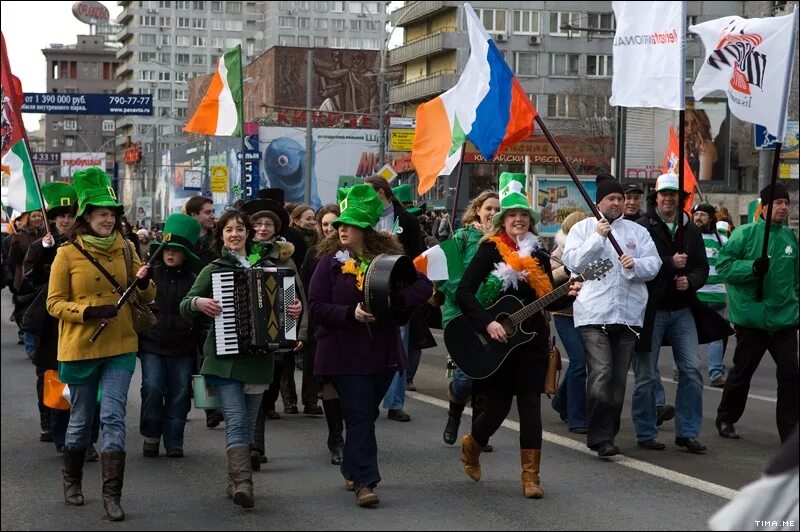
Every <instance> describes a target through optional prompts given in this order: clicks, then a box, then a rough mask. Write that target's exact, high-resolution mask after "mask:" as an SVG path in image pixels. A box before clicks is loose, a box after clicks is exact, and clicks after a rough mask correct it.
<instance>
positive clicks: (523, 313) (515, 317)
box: [509, 282, 571, 325]
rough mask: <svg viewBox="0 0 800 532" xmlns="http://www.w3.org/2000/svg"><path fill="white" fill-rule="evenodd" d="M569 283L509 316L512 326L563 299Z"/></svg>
mask: <svg viewBox="0 0 800 532" xmlns="http://www.w3.org/2000/svg"><path fill="white" fill-rule="evenodd" d="M570 284H571V282H566V283H564V284H562V285H561V286H559V287H558V288H556V289H555V290H553V291H552V292H550V293H548V294H545V295H544V296H542V297H540V298H539V299H537V300H536V301H534V302H533V303H531V304H530V305H527V306H525V307H523V308H521V309H520V310H518V311H517V312H515V313H514V314H511V315H510V316H509V319H510V320H511V321H512V322H513V323H514V325H519V324H520V323H522V322H523V321H525V320H527V319H528V318H530V317H531V316H533V315H534V314H536V313H537V312H541V311H542V309H544V307H546V306H547V305H549V304H550V303H552V302H553V301H555V300H556V299H558V298H560V297H563V296H564V295H566V294H567V293H568V292H569V285H570Z"/></svg>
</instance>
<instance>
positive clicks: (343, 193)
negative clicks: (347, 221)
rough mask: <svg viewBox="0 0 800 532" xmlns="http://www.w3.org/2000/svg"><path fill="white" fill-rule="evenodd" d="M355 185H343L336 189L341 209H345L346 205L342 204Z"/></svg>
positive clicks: (337, 201)
mask: <svg viewBox="0 0 800 532" xmlns="http://www.w3.org/2000/svg"><path fill="white" fill-rule="evenodd" d="M351 188H353V187H343V188H340V189H337V190H336V203H338V204H339V210H340V211H343V210H344V207H343V206H342V202H343V201H344V199H345V198H346V197H347V193H348V192H350V189H351Z"/></svg>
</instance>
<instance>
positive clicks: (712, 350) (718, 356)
mask: <svg viewBox="0 0 800 532" xmlns="http://www.w3.org/2000/svg"><path fill="white" fill-rule="evenodd" d="M708 306H709V307H711V308H712V309H713V310H715V311H716V312H717V314H719V315H720V316H722V317H723V318H724V317H725V304H724V303H709V304H708ZM724 358H725V342H723V341H722V340H717V341H715V342H711V343H710V344H708V380H710V381H713V380H716V379H718V378H720V377H724V376H725V366H724V364H723V362H722V361H723V359H724Z"/></svg>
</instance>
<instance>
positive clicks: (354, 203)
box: [333, 185, 383, 229]
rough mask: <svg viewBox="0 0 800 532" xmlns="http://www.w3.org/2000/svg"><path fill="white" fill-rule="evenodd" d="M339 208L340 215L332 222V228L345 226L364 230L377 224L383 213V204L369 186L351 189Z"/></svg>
mask: <svg viewBox="0 0 800 532" xmlns="http://www.w3.org/2000/svg"><path fill="white" fill-rule="evenodd" d="M339 206H340V207H341V209H342V214H341V215H340V216H339V218H338V219H336V220H335V221H334V222H333V225H334V227H339V225H341V224H347V225H352V226H355V227H360V228H361V229H366V228H368V227H372V226H374V225H375V224H376V223H378V220H380V219H381V213H382V212H383V202H382V201H381V199H380V198H379V197H378V193H377V192H375V189H373V188H372V187H371V186H370V185H355V186H353V187H351V188H350V190H349V191H348V192H347V196H346V197H345V198H344V200H342V201H341V202H340V203H339Z"/></svg>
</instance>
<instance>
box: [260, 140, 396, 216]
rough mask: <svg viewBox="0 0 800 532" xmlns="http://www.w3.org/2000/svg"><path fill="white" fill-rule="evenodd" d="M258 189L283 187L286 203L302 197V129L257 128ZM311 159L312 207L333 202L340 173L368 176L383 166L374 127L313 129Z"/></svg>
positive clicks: (303, 165)
mask: <svg viewBox="0 0 800 532" xmlns="http://www.w3.org/2000/svg"><path fill="white" fill-rule="evenodd" d="M258 137H259V150H260V152H261V154H262V156H261V161H259V165H260V166H259V169H260V183H259V185H260V188H268V187H277V188H282V189H283V190H284V196H285V198H286V201H287V202H288V203H304V199H305V178H304V176H305V164H306V162H305V155H306V148H305V144H306V140H305V131H304V130H302V129H297V128H289V127H260V128H259V130H258ZM313 143H314V153H313V155H312V158H311V164H312V170H311V203H312V207H313V208H314V209H317V208H319V207H320V206H322V205H324V204H326V203H334V202H335V201H336V188H337V185H338V183H339V178H340V177H341V176H355V177H361V178H363V177H368V176H370V175H373V174H375V172H377V171H378V170H379V169H380V168H381V167H382V166H383V163H381V162H380V161H379V160H378V131H377V130H374V129H332V128H320V129H314V133H313Z"/></svg>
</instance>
